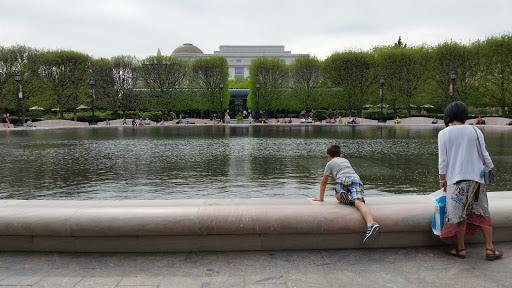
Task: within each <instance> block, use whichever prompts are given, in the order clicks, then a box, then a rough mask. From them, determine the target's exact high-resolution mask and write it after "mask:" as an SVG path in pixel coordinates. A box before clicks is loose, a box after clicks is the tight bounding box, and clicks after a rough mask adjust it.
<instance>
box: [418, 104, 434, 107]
mask: <svg viewBox="0 0 512 288" xmlns="http://www.w3.org/2000/svg"><path fill="white" fill-rule="evenodd" d="M421 108H434V106H432V105H430V104H425V105H423V106H421Z"/></svg>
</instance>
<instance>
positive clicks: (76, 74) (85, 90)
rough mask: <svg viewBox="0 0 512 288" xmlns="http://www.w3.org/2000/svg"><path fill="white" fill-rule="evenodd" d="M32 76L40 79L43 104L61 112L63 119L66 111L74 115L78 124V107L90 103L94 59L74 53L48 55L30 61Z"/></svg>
mask: <svg viewBox="0 0 512 288" xmlns="http://www.w3.org/2000/svg"><path fill="white" fill-rule="evenodd" d="M30 60H31V61H30V62H31V67H32V75H33V76H34V77H37V78H38V80H39V81H38V82H39V83H40V87H41V88H42V89H43V90H44V91H42V93H41V94H40V97H42V99H41V100H39V101H40V103H43V102H44V105H45V106H46V107H53V108H58V109H59V113H60V118H61V119H64V111H73V113H74V115H75V120H76V111H77V107H79V106H80V105H82V104H86V103H88V102H89V101H90V100H91V99H90V92H89V83H88V79H89V77H90V76H92V73H91V62H92V59H91V57H89V56H88V55H86V54H82V53H79V52H74V51H46V52H43V53H39V54H37V55H35V56H34V57H32V58H31V59H30Z"/></svg>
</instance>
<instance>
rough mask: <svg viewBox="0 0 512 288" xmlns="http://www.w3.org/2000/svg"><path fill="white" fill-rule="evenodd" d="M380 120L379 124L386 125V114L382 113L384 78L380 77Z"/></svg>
mask: <svg viewBox="0 0 512 288" xmlns="http://www.w3.org/2000/svg"><path fill="white" fill-rule="evenodd" d="M379 96H380V119H379V123H384V122H385V121H384V113H383V112H382V103H383V101H384V76H382V77H380V95H379Z"/></svg>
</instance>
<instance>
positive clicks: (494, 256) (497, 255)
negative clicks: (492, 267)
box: [485, 248, 503, 261]
mask: <svg viewBox="0 0 512 288" xmlns="http://www.w3.org/2000/svg"><path fill="white" fill-rule="evenodd" d="M485 250H487V251H491V252H492V254H487V253H485V259H486V260H489V261H492V260H496V259H500V258H501V257H502V256H503V252H502V251H500V250H498V249H496V248H492V249H491V248H485Z"/></svg>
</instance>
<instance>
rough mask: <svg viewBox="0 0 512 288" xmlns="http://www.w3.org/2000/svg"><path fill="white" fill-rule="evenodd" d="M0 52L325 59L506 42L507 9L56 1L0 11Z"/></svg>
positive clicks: (466, 4)
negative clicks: (380, 49)
mask: <svg viewBox="0 0 512 288" xmlns="http://www.w3.org/2000/svg"><path fill="white" fill-rule="evenodd" d="M0 5H1V7H0V8H1V9H0V41H1V42H0V45H3V46H9V45H14V44H16V43H18V44H25V45H28V46H31V47H34V48H45V49H73V50H77V51H81V52H84V53H88V54H90V55H92V56H94V57H96V58H98V57H112V56H116V55H120V54H126V55H135V56H137V57H139V58H143V57H146V56H149V55H154V54H155V53H156V50H157V49H158V48H160V49H161V50H162V53H163V54H170V53H171V52H172V51H173V50H174V48H176V47H178V46H179V45H181V44H183V43H188V42H190V43H193V44H195V45H196V46H198V47H199V48H201V49H202V50H203V51H204V52H205V53H213V51H214V50H217V49H218V47H219V46H220V45H285V46H286V49H287V50H290V51H292V53H311V54H314V55H316V56H318V57H320V58H325V57H327V56H329V55H330V54H331V53H333V52H334V51H343V50H346V49H353V50H358V49H363V50H366V49H370V48H371V47H373V46H379V45H392V44H393V43H394V42H396V40H397V39H398V36H400V35H401V36H402V39H403V40H404V42H405V43H408V44H409V45H420V44H422V43H427V44H430V45H435V44H437V43H440V42H443V41H447V40H451V39H453V40H455V41H459V42H465V43H466V42H469V41H474V40H478V39H482V40H483V39H484V38H485V37H486V36H491V35H494V34H499V33H504V32H510V31H511V30H512V24H511V23H510V21H508V20H507V19H508V17H509V15H508V14H509V12H510V11H512V1H509V0H490V1H487V2H485V3H484V2H482V1H477V0H466V1H463V0H452V1H440V0H432V1H405V0H389V1H386V2H382V1H377V0H360V1H347V0H339V1H329V0H316V1H305V0H295V1H290V0H286V1H283V0H260V1H248V2H246V1H234V0H218V1H206V0H187V1H164V0H147V1H142V0H141V1H137V0H127V1H118V0H102V1H99V0H90V1H87V2H76V1H64V0H49V1H38V0H26V1H18V2H14V1H5V2H3V3H2V4H0Z"/></svg>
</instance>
